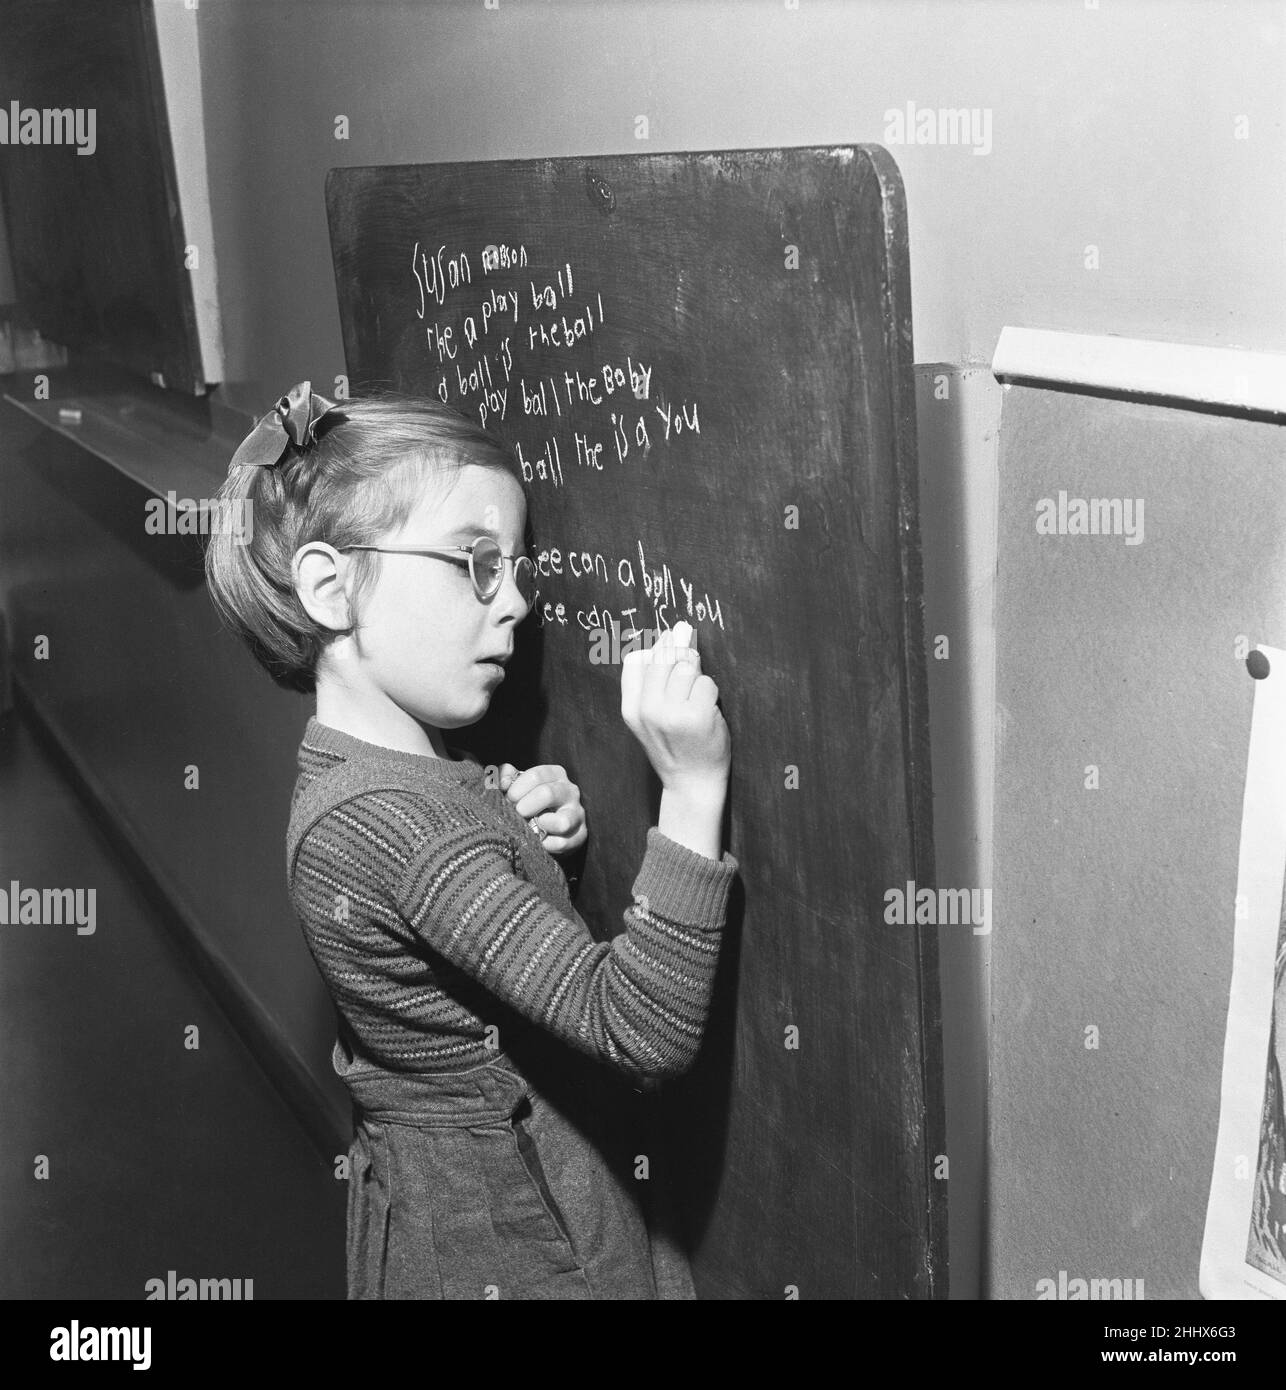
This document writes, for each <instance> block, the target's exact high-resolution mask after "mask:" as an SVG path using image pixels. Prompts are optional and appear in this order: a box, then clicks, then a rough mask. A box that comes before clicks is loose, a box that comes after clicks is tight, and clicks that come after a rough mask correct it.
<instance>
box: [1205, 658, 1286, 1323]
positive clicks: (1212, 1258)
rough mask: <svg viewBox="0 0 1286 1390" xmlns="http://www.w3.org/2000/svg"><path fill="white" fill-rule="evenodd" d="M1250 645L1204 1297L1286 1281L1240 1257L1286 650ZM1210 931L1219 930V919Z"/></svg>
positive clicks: (1284, 733)
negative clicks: (1262, 659) (1240, 912)
mask: <svg viewBox="0 0 1286 1390" xmlns="http://www.w3.org/2000/svg"><path fill="white" fill-rule="evenodd" d="M1257 650H1258V651H1261V652H1263V654H1264V655H1265V656H1266V657H1267V658H1268V662H1269V670H1268V675H1267V677H1265V678H1264V679H1263V680H1257V681H1256V682H1255V689H1254V693H1253V696H1252V698H1251V716H1250V748H1249V751H1248V753H1247V755H1246V787H1245V792H1244V794H1243V799H1242V809H1241V850H1240V854H1239V857H1238V860H1237V901H1238V902H1239V903H1242V904H1244V905H1245V915H1244V916H1243V917H1240V918H1239V917H1237V916H1236V913H1235V911H1234V914H1233V949H1232V982H1231V984H1230V986H1229V990H1228V1015H1227V1027H1226V1030H1225V1033H1224V1051H1223V1073H1222V1082H1221V1085H1220V1092H1219V1132H1218V1138H1217V1140H1216V1143H1215V1162H1214V1168H1213V1170H1212V1172H1211V1177H1210V1197H1209V1200H1208V1202H1207V1204H1206V1226H1205V1233H1204V1235H1203V1237H1202V1241H1201V1269H1200V1277H1199V1287H1200V1289H1201V1295H1202V1297H1203V1298H1283V1297H1286V1286H1284V1285H1283V1284H1282V1283H1281V1282H1280V1281H1279V1280H1278V1279H1275V1278H1274V1277H1273V1276H1272V1275H1271V1274H1265V1273H1263V1271H1261V1270H1258V1269H1256V1268H1255V1267H1254V1265H1252V1264H1250V1263H1249V1262H1248V1261H1247V1259H1246V1247H1247V1243H1248V1238H1249V1235H1250V1220H1251V1215H1252V1213H1253V1210H1254V1198H1255V1173H1256V1169H1257V1166H1258V1160H1259V1150H1260V1142H1261V1136H1260V1117H1261V1115H1262V1113H1263V1108H1264V1085H1265V1079H1266V1077H1267V1074H1268V1042H1269V1037H1270V1030H1271V1027H1272V1018H1273V974H1274V968H1275V965H1276V956H1277V935H1278V930H1279V923H1280V921H1281V914H1282V884H1283V879H1284V878H1286V651H1279V650H1277V648H1275V647H1267V646H1263V645H1260V646H1258V647H1257ZM1211 930H1212V932H1214V933H1216V936H1217V933H1218V928H1217V927H1216V924H1214V923H1212V924H1211ZM1217 939H1219V940H1222V939H1223V938H1222V937H1218V936H1217ZM1220 949H1222V946H1221V947H1220ZM1246 1164H1249V1170H1248V1171H1247V1170H1246V1168H1245V1166H1244V1165H1246ZM1243 1173H1244V1174H1245V1175H1244V1176H1242V1174H1243Z"/></svg>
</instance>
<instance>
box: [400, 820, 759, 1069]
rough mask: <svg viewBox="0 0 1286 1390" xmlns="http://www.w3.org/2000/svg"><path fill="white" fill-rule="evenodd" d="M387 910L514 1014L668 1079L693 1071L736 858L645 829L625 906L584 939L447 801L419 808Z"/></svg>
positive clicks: (505, 850)
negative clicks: (413, 843)
mask: <svg viewBox="0 0 1286 1390" xmlns="http://www.w3.org/2000/svg"><path fill="white" fill-rule="evenodd" d="M424 810H425V815H426V818H427V821H428V823H427V824H426V825H425V826H424V830H425V831H426V834H425V838H424V839H423V841H422V842H421V844H420V846H419V848H418V849H417V850H416V852H415V853H414V854H413V855H412V856H411V858H410V859H409V860H408V861H407V863H406V865H405V867H404V870H403V872H402V875H401V878H400V881H399V884H398V892H397V901H398V910H399V912H400V913H401V914H402V916H403V917H404V918H405V920H406V921H407V922H408V923H409V924H410V926H411V928H412V930H414V931H415V932H416V933H417V935H419V936H420V937H421V938H422V939H423V940H424V941H425V942H426V943H427V944H428V945H429V946H430V947H431V948H432V949H433V950H434V951H436V952H437V953H438V954H439V955H441V956H442V957H444V958H445V959H446V960H448V961H449V962H450V963H451V964H452V965H454V966H456V967H457V968H458V969H460V970H461V971H463V972H464V973H465V974H467V975H469V976H470V977H472V978H473V979H476V980H477V981H478V982H479V983H481V984H482V985H484V986H485V987H486V988H487V989H488V990H489V991H490V992H491V993H492V994H494V995H495V996H496V998H498V999H500V1000H502V1001H503V1002H504V1003H506V1004H507V1005H509V1006H510V1007H511V1008H513V1009H515V1010H516V1011H517V1012H518V1013H520V1014H521V1015H522V1016H523V1017H525V1018H528V1019H530V1020H531V1021H532V1022H533V1023H536V1024H538V1025H539V1026H541V1027H543V1028H546V1029H548V1030H549V1031H550V1032H552V1033H554V1034H556V1035H557V1036H558V1037H560V1038H562V1039H563V1040H564V1041H566V1042H567V1043H569V1044H571V1045H572V1046H573V1047H576V1048H578V1049H579V1050H580V1051H582V1052H585V1053H588V1054H589V1055H591V1056H594V1057H597V1058H599V1059H600V1060H602V1061H604V1062H606V1063H608V1064H609V1065H611V1066H613V1067H615V1068H616V1069H617V1070H619V1071H621V1072H624V1073H626V1074H628V1075H630V1076H632V1077H642V1078H656V1079H659V1078H663V1077H670V1076H679V1075H681V1074H682V1073H683V1072H685V1071H687V1070H688V1068H689V1067H690V1066H691V1065H692V1063H693V1062H694V1061H695V1060H696V1055H697V1051H698V1049H699V1047H700V1045H701V1037H702V1033H703V1032H704V1029H705V1022H706V1015H707V1012H708V1010H709V1004H710V992H711V988H712V985H713V982H714V973H715V965H716V963H717V960H718V954H719V942H720V936H721V932H722V928H723V925H724V914H725V911H726V908H727V899H728V891H729V888H730V886H731V882H732V879H733V877H734V875H735V874H736V872H737V868H738V865H737V861H736V860H735V859H734V858H733V857H732V856H731V855H730V854H724V856H723V858H722V859H721V860H719V861H715V860H713V859H708V858H706V857H705V856H704V855H701V854H697V853H696V852H695V851H694V850H690V849H688V848H687V847H686V846H684V845H680V844H677V843H676V842H675V841H673V840H671V839H669V838H668V837H667V836H665V835H662V834H661V832H660V831H659V830H658V829H657V828H656V827H655V826H653V827H652V828H651V829H650V830H649V831H648V833H647V852H646V854H645V855H644V858H643V863H642V866H641V867H640V869H639V872H638V875H637V877H636V878H635V880H634V888H633V893H634V901H633V902H632V904H631V905H630V906H629V907H627V908H626V909H625V926H626V930H625V931H624V932H623V933H622V934H621V935H619V936H617V937H616V938H615V939H614V940H612V941H611V942H606V941H595V940H594V939H593V937H591V936H590V935H589V933H588V931H587V930H586V928H585V925H584V923H583V922H581V921H579V920H577V919H575V918H573V917H568V916H564V915H563V913H561V912H559V911H558V910H557V909H556V908H554V907H553V906H551V905H550V904H549V903H548V902H547V901H546V900H545V899H544V898H543V897H542V896H541V894H540V893H539V892H538V891H537V890H536V889H535V888H534V887H533V886H532V885H531V884H530V883H528V882H527V881H526V879H524V878H522V877H520V876H519V875H518V874H517V873H515V872H514V863H513V859H512V857H511V850H510V845H509V842H508V841H507V840H506V839H505V838H504V837H503V835H502V834H501V833H500V832H499V831H496V830H492V829H491V828H489V827H488V828H485V829H480V827H479V825H478V822H477V821H475V820H473V819H472V818H460V817H458V816H457V815H455V814H453V812H452V808H451V807H450V805H448V804H438V803H436V802H432V803H431V802H426V803H424Z"/></svg>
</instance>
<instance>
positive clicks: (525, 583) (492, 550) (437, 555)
mask: <svg viewBox="0 0 1286 1390" xmlns="http://www.w3.org/2000/svg"><path fill="white" fill-rule="evenodd" d="M339 549H340V550H373V551H377V552H378V553H379V554H381V555H427V556H428V557H429V558H430V559H432V560H449V561H450V562H451V563H452V564H453V565H467V566H468V569H469V577H470V579H472V580H473V591H474V593H475V594H477V596H478V597H479V599H481V600H482V602H483V603H485V602H486V601H487V600H488V599H490V598H492V597H494V595H495V594H496V593H498V592H499V589H500V586H501V585H502V584H503V583H504V581H505V561H506V560H511V561H512V562H513V567H514V583H515V584H516V585H517V586H518V592H519V594H520V595H521V596H522V600H523V602H524V603H525V604H526V605H527V607H528V608H530V607H531V605H532V603H533V602H534V601H535V597H536V566H535V564H534V563H533V562H532V560H531V557H530V556H528V555H505V554H502V552H501V550H500V546H499V545H498V544H497V543H496V542H495V541H494V540H492V539H491V537H490V536H479V537H478V539H477V540H476V541H474V543H473V544H472V545H446V546H434V547H432V548H429V547H426V546H420V547H403V546H387V545H344V546H340V547H339ZM456 553H458V554H460V555H467V556H468V557H469V558H468V560H460V559H457V558H456Z"/></svg>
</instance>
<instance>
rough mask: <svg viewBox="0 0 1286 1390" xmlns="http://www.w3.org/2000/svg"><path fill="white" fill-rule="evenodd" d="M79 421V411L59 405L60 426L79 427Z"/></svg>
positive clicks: (68, 406)
mask: <svg viewBox="0 0 1286 1390" xmlns="http://www.w3.org/2000/svg"><path fill="white" fill-rule="evenodd" d="M80 421H81V414H80V411H79V410H77V409H76V408H75V407H74V406H70V405H60V406H59V407H58V423H59V424H60V425H79V424H80Z"/></svg>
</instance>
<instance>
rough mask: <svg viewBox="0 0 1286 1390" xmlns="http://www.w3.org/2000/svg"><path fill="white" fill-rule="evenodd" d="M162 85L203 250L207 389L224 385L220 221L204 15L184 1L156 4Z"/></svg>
mask: <svg viewBox="0 0 1286 1390" xmlns="http://www.w3.org/2000/svg"><path fill="white" fill-rule="evenodd" d="M153 12H154V13H155V15H156V42H157V47H158V48H159V49H160V53H161V82H162V84H163V86H164V88H165V106H166V110H167V111H168V113H169V118H170V144H171V145H172V146H173V148H174V173H175V177H176V178H177V180H178V186H179V187H178V191H179V209H180V212H181V214H182V218H183V236H184V238H185V240H186V241H187V243H188V245H189V246H195V247H196V249H197V264H196V268H195V269H193V270H191V271H189V274H190V275H191V277H192V302H193V305H194V307H195V309H196V333H197V342H198V343H199V344H200V348H201V375H202V376H203V377H204V378H205V384H206V389H207V390H208V389H209V388H210V387H211V386H216V385H218V384H219V383H220V382H221V381H223V380H224V376H225V371H224V359H223V320H222V319H221V317H220V315H219V268H218V266H217V264H216V263H215V258H214V217H213V213H212V211H211V207H210V178H209V174H208V172H207V171H206V163H205V114H204V107H203V106H202V98H201V59H200V52H199V48H198V39H197V24H198V22H199V20H198V16H199V13H200V12H199V11H198V10H197V8H196V6H195V5H194V6H193V7H192V8H191V9H189V8H188V7H187V6H186V5H185V4H183V3H181V0H153Z"/></svg>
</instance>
